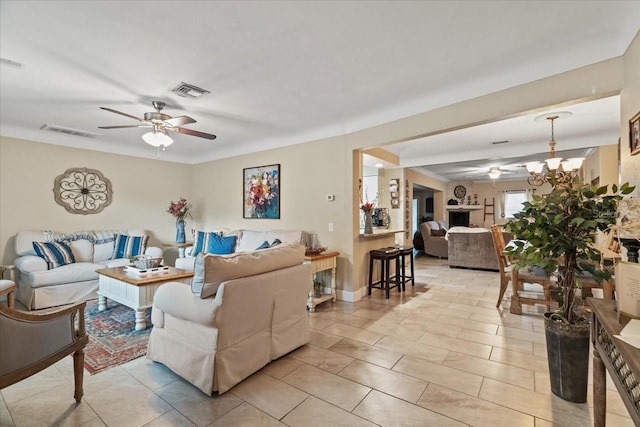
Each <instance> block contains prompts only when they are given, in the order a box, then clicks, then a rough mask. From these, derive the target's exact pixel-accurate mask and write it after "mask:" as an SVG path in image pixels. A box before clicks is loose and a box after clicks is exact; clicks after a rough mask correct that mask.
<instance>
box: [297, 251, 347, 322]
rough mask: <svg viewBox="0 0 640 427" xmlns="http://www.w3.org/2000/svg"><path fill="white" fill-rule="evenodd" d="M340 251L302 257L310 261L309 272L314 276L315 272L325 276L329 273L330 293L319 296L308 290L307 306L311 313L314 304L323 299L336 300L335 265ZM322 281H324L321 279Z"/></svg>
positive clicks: (314, 306) (314, 307) (319, 302)
mask: <svg viewBox="0 0 640 427" xmlns="http://www.w3.org/2000/svg"><path fill="white" fill-rule="evenodd" d="M338 255H340V252H324V253H322V254H319V255H309V256H306V257H305V258H304V259H305V260H307V261H310V262H311V274H312V275H314V276H316V275H317V273H320V274H322V275H323V276H325V275H326V274H327V273H329V274H330V275H331V279H330V280H331V293H328V294H322V295H321V296H319V297H314V296H313V291H311V292H309V298H308V299H307V308H308V309H309V311H310V312H311V313H313V312H314V311H316V305H318V304H321V303H323V302H325V301H328V300H331V301H335V300H336V267H337V261H338ZM323 283H326V282H324V281H323Z"/></svg>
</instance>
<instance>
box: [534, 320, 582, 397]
mask: <svg viewBox="0 0 640 427" xmlns="http://www.w3.org/2000/svg"><path fill="white" fill-rule="evenodd" d="M550 315H551V313H546V314H545V319H544V330H545V335H546V338H547V357H548V359H549V377H550V380H551V392H552V393H553V394H555V395H556V396H558V397H560V398H562V399H564V400H568V401H569V402H575V403H584V402H586V401H587V382H588V380H589V338H590V325H589V324H581V325H568V324H566V323H564V322H554V321H552V320H550V318H549V316H550Z"/></svg>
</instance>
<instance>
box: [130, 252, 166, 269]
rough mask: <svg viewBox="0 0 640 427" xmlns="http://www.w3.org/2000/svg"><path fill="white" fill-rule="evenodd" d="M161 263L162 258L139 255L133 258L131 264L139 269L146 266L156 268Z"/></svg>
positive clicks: (146, 267)
mask: <svg viewBox="0 0 640 427" xmlns="http://www.w3.org/2000/svg"><path fill="white" fill-rule="evenodd" d="M161 264H162V258H152V257H150V256H146V255H140V256H138V257H136V258H135V259H134V260H133V265H134V266H135V267H136V268H139V269H141V270H144V269H148V268H157V267H160V265H161Z"/></svg>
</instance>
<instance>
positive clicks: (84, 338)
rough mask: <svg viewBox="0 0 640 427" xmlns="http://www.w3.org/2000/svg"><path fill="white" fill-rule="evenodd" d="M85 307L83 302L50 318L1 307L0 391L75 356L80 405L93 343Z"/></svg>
mask: <svg viewBox="0 0 640 427" xmlns="http://www.w3.org/2000/svg"><path fill="white" fill-rule="evenodd" d="M85 305H86V303H84V302H82V303H78V304H74V305H72V306H70V307H67V308H63V309H61V310H58V311H55V312H53V313H48V314H31V313H25V312H21V311H15V310H12V309H10V308H6V307H2V306H0V337H2V345H0V389H3V388H5V387H7V386H10V385H11V384H14V383H16V382H18V381H21V380H23V379H25V378H28V377H30V376H31V375H33V374H36V373H38V372H40V371H42V370H43V369H45V368H47V367H49V366H51V365H53V364H54V363H56V362H57V361H59V360H60V359H62V358H63V357H65V356H67V355H69V354H73V374H74V378H75V393H74V396H73V397H74V398H75V400H76V402H80V400H81V399H82V395H83V391H82V378H83V372H84V348H85V346H86V345H87V342H88V341H89V337H88V335H87V334H86V332H85V328H84V308H85ZM76 319H77V320H78V322H77V323H78V324H77V327H76Z"/></svg>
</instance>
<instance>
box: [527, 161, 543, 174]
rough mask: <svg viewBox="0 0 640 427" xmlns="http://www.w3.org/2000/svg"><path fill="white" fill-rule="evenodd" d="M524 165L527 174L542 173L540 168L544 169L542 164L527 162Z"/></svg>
mask: <svg viewBox="0 0 640 427" xmlns="http://www.w3.org/2000/svg"><path fill="white" fill-rule="evenodd" d="M525 165H526V166H527V170H528V171H529V173H542V168H543V167H544V163H541V162H528V163H525Z"/></svg>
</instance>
